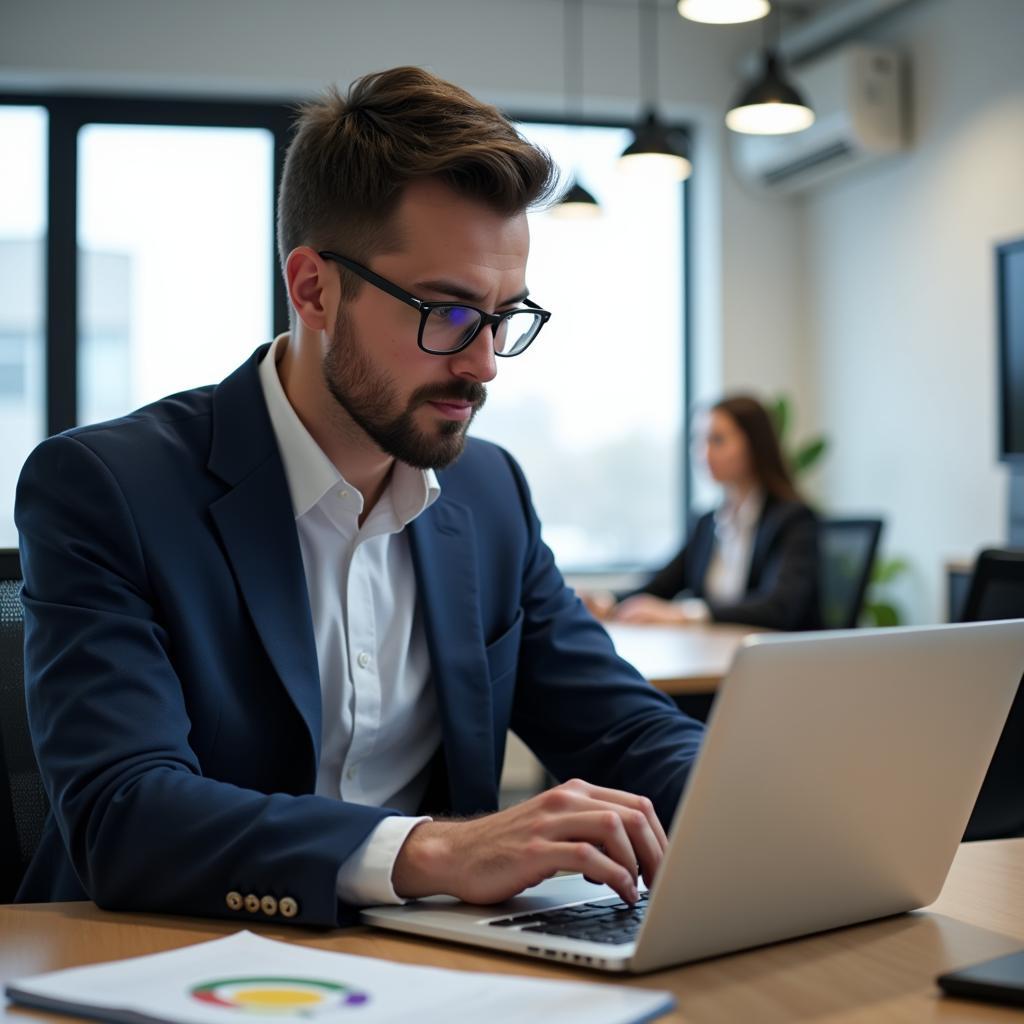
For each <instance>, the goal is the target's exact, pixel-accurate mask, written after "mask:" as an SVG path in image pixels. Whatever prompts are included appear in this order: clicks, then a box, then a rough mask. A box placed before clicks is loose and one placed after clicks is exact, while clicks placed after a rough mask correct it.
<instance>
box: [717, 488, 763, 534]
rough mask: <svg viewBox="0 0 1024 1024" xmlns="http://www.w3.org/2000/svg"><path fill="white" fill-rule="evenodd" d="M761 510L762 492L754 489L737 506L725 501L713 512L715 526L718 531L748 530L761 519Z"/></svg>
mask: <svg viewBox="0 0 1024 1024" xmlns="http://www.w3.org/2000/svg"><path fill="white" fill-rule="evenodd" d="M763 509H764V491H762V490H761V489H760V488H759V487H755V488H753V490H751V491H750V493H749V494H748V495H747V496H746V497H745V498H744V499H743V500H742V501H741V502H739V503H738V504H736V503H734V502H732V501H728V500H727V501H726V502H725V504H723V505H722V506H721V507H719V508H718V509H717V510H716V512H715V526H717V527H718V528H719V529H723V528H724V529H732V530H742V529H750V528H751V527H753V526H754V525H755V524H756V523H757V521H758V519H760V518H761V512H762V510H763Z"/></svg>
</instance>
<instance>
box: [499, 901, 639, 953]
mask: <svg viewBox="0 0 1024 1024" xmlns="http://www.w3.org/2000/svg"><path fill="white" fill-rule="evenodd" d="M647 897H648V893H646V892H642V893H640V899H639V900H638V901H637V902H636V903H635V904H634V905H633V906H630V905H629V904H628V903H626V902H625V901H623V900H620V899H619V898H618V897H617V896H611V897H608V898H606V899H601V900H592V901H591V902H589V903H575V904H573V905H572V906H568V907H555V908H553V909H552V910H541V911H538V912H536V913H533V914H516V915H515V916H514V917H502V918H499V919H496V920H494V921H488V924H490V925H491V926H492V927H494V928H511V927H518V928H519V929H520V931H523V932H539V933H540V934H542V935H562V936H565V937H566V938H570V939H585V940H586V941H587V942H605V943H608V944H619V943H622V942H633V941H634V940H635V939H636V933H637V932H638V931H639V930H640V925H642V924H643V923H644V912H645V911H646V910H647ZM520 926H521V927H520Z"/></svg>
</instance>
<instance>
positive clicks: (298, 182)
mask: <svg viewBox="0 0 1024 1024" xmlns="http://www.w3.org/2000/svg"><path fill="white" fill-rule="evenodd" d="M425 177H434V178H437V179H439V180H440V181H442V182H444V183H445V184H446V185H448V186H449V187H451V188H452V189H454V190H455V191H456V192H458V193H460V194H461V195H464V196H469V197H471V198H475V199H479V200H481V201H483V202H485V203H487V204H488V205H489V206H491V207H493V208H494V209H495V210H498V211H499V212H501V213H507V214H508V215H509V216H513V215H515V214H517V213H521V212H523V211H524V210H526V209H528V208H529V207H530V206H533V205H534V204H536V203H538V202H540V201H542V200H544V199H547V198H549V197H550V195H551V193H552V191H553V189H554V187H555V184H556V181H557V170H556V168H555V165H554V164H553V162H552V160H551V158H550V156H548V154H547V153H546V152H545V151H544V150H542V149H540V148H538V147H537V146H534V145H533V144H532V143H530V142H528V141H527V140H526V139H524V138H523V136H522V135H520V134H519V132H518V131H516V129H515V128H514V127H513V125H512V124H511V123H510V122H509V121H508V119H507V118H506V117H505V116H504V115H503V114H502V113H501V112H500V111H499V110H498V109H497V108H496V107H492V106H490V105H489V104H487V103H482V102H480V100H478V99H476V98H475V97H473V96H471V95H470V94H469V93H468V92H466V91H465V90H464V89H460V88H459V87H458V86H456V85H452V84H451V83H450V82H445V81H444V80H442V79H440V78H438V77H437V76H436V75H433V74H431V73H430V72H429V71H425V70H423V69H422V68H416V67H398V68H392V69H391V70H389V71H379V72H376V73H374V74H370V75H364V76H363V77H362V78H359V79H357V80H356V81H355V82H353V83H352V86H351V87H350V89H349V92H348V96H347V97H343V96H342V95H341V94H340V93H339V92H338V90H337V89H336V88H334V87H331V88H330V89H328V90H327V91H326V92H325V93H324V95H322V96H321V97H320V98H318V99H316V100H313V101H311V102H309V103H307V104H305V105H304V106H302V107H301V108H300V109H299V118H298V122H297V126H296V131H295V136H294V138H293V139H292V142H291V144H290V145H289V147H288V154H287V156H286V158H285V164H284V173H283V175H282V178H281V189H280V193H279V195H278V214H277V239H278V253H279V256H280V259H281V269H282V271H283V270H284V265H285V261H286V260H287V258H288V254H289V253H290V252H291V251H292V249H294V248H295V247H296V246H299V245H310V246H312V247H313V248H315V249H325V248H335V247H337V248H339V249H340V250H341V252H342V253H343V255H345V256H348V257H349V258H350V259H354V260H358V261H359V262H363V263H365V262H366V261H367V258H368V257H369V256H370V255H371V254H372V253H374V252H379V251H381V250H383V249H387V248H394V247H395V246H397V245H398V244H399V241H400V240H399V239H398V238H397V237H395V235H394V233H393V232H392V231H391V230H390V224H389V220H390V217H391V214H392V213H393V211H394V208H395V206H396V205H397V203H398V201H399V199H400V198H401V194H402V189H403V188H404V187H405V186H406V185H407V184H408V183H409V182H411V181H414V180H416V179H418V178H425ZM342 281H343V288H344V291H345V294H346V295H347V297H351V296H352V294H354V292H355V291H356V290H357V288H358V278H356V277H355V275H353V274H349V273H344V274H343V276H342Z"/></svg>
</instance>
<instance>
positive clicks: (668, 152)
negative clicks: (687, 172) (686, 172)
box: [622, 108, 690, 160]
mask: <svg viewBox="0 0 1024 1024" xmlns="http://www.w3.org/2000/svg"><path fill="white" fill-rule="evenodd" d="M688 148H689V147H688V146H687V145H686V139H685V138H684V137H683V136H682V135H681V134H680V133H679V132H674V131H671V130H670V129H669V128H668V127H666V126H665V125H664V124H662V122H661V121H660V120H659V119H658V115H657V113H656V112H655V111H654V110H653V108H652V109H650V110H648V111H647V114H646V116H645V117H644V119H643V120H642V121H641V122H640V124H638V125H637V126H636V128H634V129H633V141H632V142H631V143H630V144H629V145H628V146H627V147H626V148H625V149H624V150H623V151H622V155H623V156H624V157H626V156H641V155H643V154H647V153H659V154H662V155H664V156H678V157H682V158H683V159H684V160H689V159H690V154H689V152H688Z"/></svg>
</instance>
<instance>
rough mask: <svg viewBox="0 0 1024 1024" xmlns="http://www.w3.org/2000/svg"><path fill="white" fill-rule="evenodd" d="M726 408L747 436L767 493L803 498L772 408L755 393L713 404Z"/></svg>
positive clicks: (716, 409)
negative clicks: (783, 451)
mask: <svg viewBox="0 0 1024 1024" xmlns="http://www.w3.org/2000/svg"><path fill="white" fill-rule="evenodd" d="M711 411H712V412H724V413H725V414H726V415H727V416H728V417H730V419H732V421H733V422H734V423H735V424H736V426H737V427H739V428H740V430H741V431H742V432H743V436H744V437H745V438H746V439H747V447H748V448H749V449H750V462H751V468H752V469H753V471H754V475H755V476H756V477H757V481H758V483H759V484H760V485H761V488H762V490H764V492H765V493H766V494H771V495H773V496H774V497H776V498H779V499H780V500H782V501H803V498H801V497H800V492H799V491H798V490H797V489H796V484H794V483H793V474H792V472H791V471H790V469H789V466H788V465H787V464H786V458H785V456H784V455H783V454H782V448H781V447H780V445H779V437H778V434H777V433H776V432H775V425H774V424H773V423H772V419H771V416H769V415H768V410H767V409H765V407H764V406H763V405H762V404H761V403H760V402H759V401H758V400H757V399H756V398H754V397H753V396H752V395H728V396H727V397H725V398H723V399H721V401H718V402H716V403H715V404H714V405H713V406H712V407H711Z"/></svg>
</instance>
